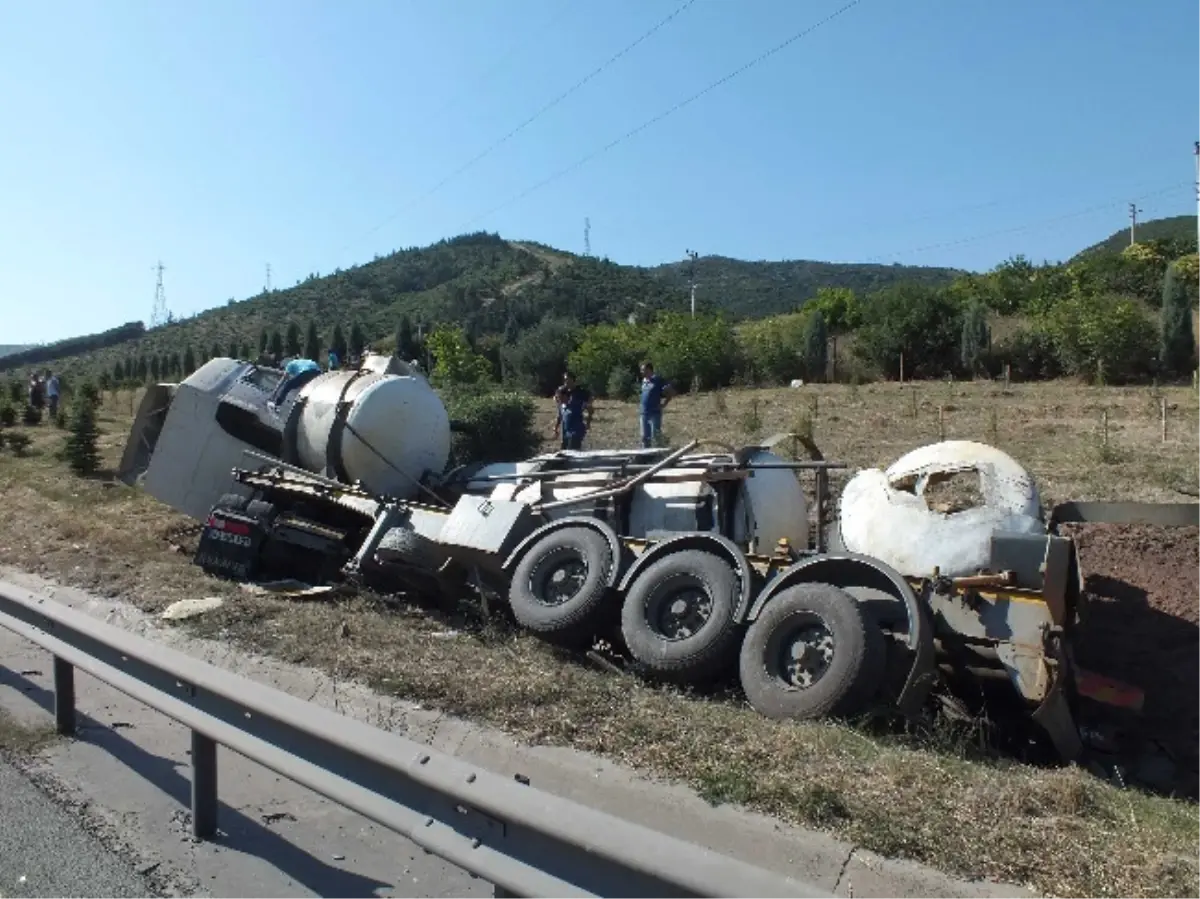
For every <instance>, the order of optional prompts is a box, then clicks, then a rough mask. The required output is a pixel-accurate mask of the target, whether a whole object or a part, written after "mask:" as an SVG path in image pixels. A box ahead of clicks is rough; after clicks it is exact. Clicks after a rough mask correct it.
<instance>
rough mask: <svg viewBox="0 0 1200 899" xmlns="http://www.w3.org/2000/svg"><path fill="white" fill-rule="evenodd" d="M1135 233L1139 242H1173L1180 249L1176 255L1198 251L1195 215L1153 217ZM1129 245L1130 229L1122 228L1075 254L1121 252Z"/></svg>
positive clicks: (1143, 223)
mask: <svg viewBox="0 0 1200 899" xmlns="http://www.w3.org/2000/svg"><path fill="white" fill-rule="evenodd" d="M1134 234H1135V235H1136V237H1137V240H1138V243H1149V242H1151V241H1165V242H1167V243H1169V244H1172V245H1173V246H1175V248H1176V249H1177V250H1178V252H1175V253H1173V254H1172V255H1174V256H1182V255H1185V254H1186V253H1194V252H1196V216H1194V215H1174V216H1171V217H1170V218H1161V219H1151V220H1150V221H1148V222H1142V223H1140V224H1139V225H1138V226H1137V230H1136V231H1135V232H1134ZM1127 246H1129V229H1128V228H1122V229H1121V230H1120V231H1117V232H1114V233H1113V234H1112V235H1111V236H1109V237H1107V238H1105V239H1104V240H1102V241H1100V242H1099V243H1097V244H1093V245H1092V246H1090V247H1088V248H1087V249H1086V250H1081V251H1080V252H1079V253H1077V254H1076V255H1075V259H1082V258H1085V257H1088V256H1097V255H1100V254H1113V253H1120V252H1121V251H1122V250H1124V249H1125V248H1126V247H1127Z"/></svg>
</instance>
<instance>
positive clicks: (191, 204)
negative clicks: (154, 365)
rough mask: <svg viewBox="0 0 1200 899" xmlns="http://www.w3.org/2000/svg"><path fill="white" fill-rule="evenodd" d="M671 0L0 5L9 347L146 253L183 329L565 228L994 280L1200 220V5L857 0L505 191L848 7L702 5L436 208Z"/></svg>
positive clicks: (112, 281) (144, 280) (138, 313)
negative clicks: (1001, 264) (263, 292)
mask: <svg viewBox="0 0 1200 899" xmlns="http://www.w3.org/2000/svg"><path fill="white" fill-rule="evenodd" d="M682 2H683V0H342V2H335V0H324V2H317V0H241V2H233V0H168V2H153V0H140V2H132V0H78V2H56V0H30V2H24V3H18V2H8V3H2V4H0V120H2V121H3V123H4V128H3V138H2V139H0V172H2V178H0V185H2V186H0V343H20V342H31V341H47V340H52V339H57V338H61V337H66V336H70V335H73V334H78V333H83V332H88V331H94V330H99V329H102V328H106V327H111V326H113V325H116V324H119V323H121V322H124V321H128V320H133V319H148V318H149V315H150V311H151V306H152V300H153V293H154V275H153V273H152V271H151V268H152V266H153V265H154V263H155V261H156V260H158V259H159V258H161V259H162V261H163V263H164V264H165V265H166V267H167V269H166V276H165V283H166V289H167V298H168V305H169V307H170V308H171V309H172V310H173V311H174V312H176V313H177V314H190V313H193V312H196V311H199V310H201V309H204V308H207V307H210V306H213V305H219V304H222V303H224V302H225V301H226V300H227V299H228V298H230V297H237V298H239V299H241V298H244V297H246V296H248V295H252V294H254V293H257V292H258V291H259V290H260V289H261V288H262V286H263V281H264V268H265V264H266V263H268V262H269V263H270V264H271V266H272V271H273V283H274V285H275V286H277V287H287V286H291V285H293V284H295V283H296V282H297V280H298V279H301V278H303V277H305V276H307V275H308V274H309V273H310V272H318V273H327V272H330V271H332V270H333V269H334V268H336V267H343V268H344V267H348V266H350V265H353V264H355V263H358V262H363V261H367V260H370V259H371V258H372V256H373V255H375V254H382V253H386V252H388V251H390V250H392V249H396V248H400V247H405V246H414V245H421V244H426V243H430V242H432V241H435V240H438V239H440V238H442V237H446V236H450V235H453V234H457V233H461V232H462V231H464V230H478V229H481V228H485V229H487V230H489V231H498V232H500V233H501V234H502V235H504V236H506V237H512V238H528V239H534V240H539V241H543V242H545V243H549V244H552V245H554V246H558V247H562V248H564V249H568V250H573V251H576V252H580V251H582V249H583V223H584V218H585V217H590V219H591V246H592V251H593V253H595V254H596V255H602V256H608V257H609V258H611V259H613V260H615V261H618V262H623V263H658V262H663V261H666V260H671V259H678V258H680V257H681V256H682V255H683V253H684V251H685V250H686V249H689V248H690V249H695V250H697V251H699V252H700V253H702V254H709V253H714V254H721V255H727V256H735V257H742V258H750V259H785V258H792V259H796V258H800V259H826V260H835V261H865V260H881V261H886V262H906V263H919V264H931V265H933V264H938V265H953V266H961V267H964V268H975V269H984V268H990V267H991V266H992V265H994V264H995V263H996V262H998V261H1000V260H1001V259H1003V258H1005V257H1006V256H1008V255H1011V254H1014V253H1018V252H1021V253H1025V254H1027V255H1029V256H1031V257H1034V258H1035V259H1042V258H1051V259H1058V258H1063V257H1065V256H1069V255H1071V254H1072V253H1073V252H1075V251H1076V250H1077V249H1079V248H1081V247H1082V246H1083V245H1086V244H1088V243H1091V242H1093V241H1095V240H1098V239H1100V238H1102V237H1104V236H1106V235H1108V234H1109V233H1110V232H1112V231H1113V230H1116V229H1117V228H1120V227H1122V226H1123V225H1124V224H1126V223H1127V217H1126V205H1125V204H1126V203H1127V202H1128V201H1129V200H1131V199H1133V198H1135V197H1144V199H1142V200H1141V201H1140V203H1139V205H1140V206H1141V208H1142V210H1143V213H1142V215H1143V217H1144V218H1154V217H1159V216H1163V215H1175V214H1179V213H1185V212H1194V211H1195V208H1196V203H1195V195H1194V193H1193V191H1192V189H1191V187H1190V183H1191V181H1192V179H1193V178H1194V177H1195V168H1194V159H1193V157H1192V155H1191V150H1192V142H1193V141H1194V140H1195V139H1196V138H1197V137H1198V136H1200V135H1198V133H1197V131H1198V128H1197V111H1198V107H1200V94H1198V88H1197V64H1198V60H1197V55H1198V51H1197V37H1196V36H1197V29H1198V23H1197V5H1196V2H1195V0H1147V2H1143V3H1133V2H1128V0H1004V2H988V0H861V2H860V3H859V4H858V5H857V6H855V7H854V8H853V9H851V10H849V11H848V12H846V13H844V14H842V15H841V16H839V17H837V18H835V19H834V20H833V21H831V22H830V23H829V24H827V25H824V26H822V27H820V28H818V29H817V30H815V31H813V32H812V33H811V34H809V35H808V36H806V37H804V38H803V39H801V40H799V41H797V42H795V43H793V44H792V45H791V46H789V47H788V48H787V49H785V50H783V51H781V52H779V53H777V54H776V55H774V56H772V57H771V58H769V59H768V60H766V61H765V62H763V63H762V64H760V65H758V66H756V67H754V68H752V69H750V70H748V71H746V72H745V73H744V74H742V75H739V76H738V77H737V78H734V79H733V80H731V81H729V82H728V83H726V84H724V85H722V86H720V87H718V88H716V89H715V90H713V91H712V92H711V93H709V94H707V95H706V96H704V97H702V98H701V99H699V100H697V101H695V102H694V103H691V104H690V105H688V106H686V107H685V108H683V109H682V110H680V111H679V112H677V113H675V114H673V115H671V116H669V117H667V118H665V119H663V120H661V121H659V122H658V123H656V124H654V125H653V126H651V127H649V128H647V129H645V130H644V131H642V132H641V133H639V134H637V135H636V136H634V137H631V138H630V139H629V140H627V141H624V142H623V143H621V144H619V145H618V146H616V147H614V148H612V149H611V150H609V151H607V152H605V153H603V154H602V155H599V156H597V157H596V158H594V159H592V160H591V161H590V162H588V163H587V164H585V165H583V166H581V167H579V168H578V169H576V170H575V171H573V172H572V173H570V174H568V175H565V176H563V177H561V178H559V179H557V180H555V181H553V182H551V183H549V184H546V185H545V186H544V187H542V188H540V189H538V190H536V191H533V192H532V193H529V194H528V195H527V196H525V197H524V198H523V199H521V200H519V201H518V202H515V203H507V201H509V200H510V199H511V198H513V197H515V196H517V195H519V194H521V193H522V192H523V191H525V190H526V189H527V188H529V187H530V186H532V185H535V184H537V183H538V182H539V181H542V180H543V179H545V178H546V177H547V176H549V175H551V174H553V173H555V172H557V171H559V170H561V169H564V168H566V167H568V166H570V165H571V164H573V163H574V162H576V161H577V160H579V159H580V158H582V157H585V156H587V155H588V154H589V153H592V152H593V151H595V150H597V149H599V148H600V147H603V146H604V145H606V144H608V143H609V142H611V141H612V140H614V139H616V138H618V137H620V136H621V135H622V134H625V133H626V132H628V131H630V130H631V129H633V128H635V127H636V126H638V125H640V124H641V123H642V122H644V121H645V120H647V119H650V118H652V117H653V116H655V115H657V114H659V113H660V112H662V111H664V110H666V109H668V108H670V107H671V106H673V105H674V104H676V103H677V102H679V101H680V100H684V99H686V98H687V97H689V96H691V95H692V94H694V93H696V92H697V91H699V90H700V89H701V88H703V87H704V86H706V85H707V84H709V83H711V82H713V81H715V80H717V79H718V78H721V77H722V76H724V75H726V74H727V73H729V72H731V71H733V70H735V69H737V68H738V67H739V66H741V65H743V64H744V63H746V62H748V61H750V60H751V59H753V58H754V57H756V56H758V55H759V54H761V53H762V52H764V51H765V50H768V49H770V48H771V47H773V46H775V45H776V44H778V43H780V42H781V41H782V40H784V39H785V38H786V37H788V36H789V35H791V34H793V33H795V32H798V31H800V30H802V29H803V28H805V27H806V26H808V25H810V24H812V23H814V22H816V21H818V20H820V19H822V18H824V17H825V16H827V15H829V14H830V13H831V12H833V11H835V10H837V9H838V8H839V7H841V6H843V5H844V3H845V2H846V0H695V2H693V3H692V5H691V6H690V7H689V8H687V9H686V10H685V11H683V12H682V13H680V14H679V15H678V16H677V17H675V18H674V19H673V20H672V21H671V22H670V23H669V24H667V25H665V26H663V27H662V28H661V29H659V30H658V31H657V32H656V33H655V34H653V35H652V36H651V37H649V38H648V39H646V40H645V41H644V42H642V43H641V44H640V45H638V46H637V47H636V48H635V49H633V50H631V51H630V52H629V53H628V54H626V55H625V56H624V57H622V58H621V59H620V60H618V61H617V62H615V63H614V64H612V65H611V66H609V67H608V68H607V69H605V70H604V71H603V72H602V73H600V74H599V75H597V76H596V77H594V78H592V79H591V80H590V81H588V83H587V84H585V85H584V86H583V87H582V88H580V89H579V90H577V91H575V92H574V93H573V94H571V96H569V97H568V98H567V99H565V100H564V101H562V102H561V103H560V104H558V105H557V106H556V107H554V108H553V109H551V110H550V111H549V112H547V113H545V114H544V115H542V116H541V117H539V118H538V119H536V120H535V121H534V122H533V123H531V124H530V125H528V126H527V127H526V128H524V129H523V130H522V131H521V132H520V133H519V134H517V135H516V136H514V137H513V138H511V139H510V140H508V141H507V142H506V143H504V144H503V145H501V146H500V147H498V148H497V149H495V150H494V151H493V152H491V153H490V154H488V155H487V156H486V157H484V158H483V159H481V160H479V161H478V162H476V163H475V164H474V165H472V166H471V167H469V168H468V169H467V170H466V171H463V172H462V173H461V174H458V175H457V176H455V177H453V178H451V179H450V180H449V181H447V182H446V183H445V184H444V186H442V187H441V188H440V189H438V190H436V191H434V192H432V193H430V190H431V188H433V187H434V186H435V185H437V184H438V183H439V182H442V181H443V180H444V179H446V177H447V176H448V175H450V174H451V173H453V172H455V171H456V170H457V169H459V168H461V167H462V166H463V165H464V164H465V163H467V162H468V161H470V160H472V159H473V158H474V157H476V156H478V155H479V154H480V153H481V152H482V151H483V150H485V149H487V148H488V147H489V146H491V145H492V144H494V143H495V142H496V141H497V140H498V139H499V138H501V137H502V136H504V135H505V134H506V133H507V132H509V131H510V130H511V129H513V128H514V127H516V126H517V125H519V124H520V123H521V122H523V121H524V120H526V119H527V118H529V117H530V116H531V115H533V114H534V113H535V112H537V110H539V109H540V108H541V107H543V106H544V105H545V104H547V103H548V102H550V101H551V100H553V99H554V98H555V97H557V96H558V95H559V94H561V93H562V92H563V91H565V90H567V89H568V88H570V87H571V86H572V85H573V84H574V83H575V82H577V81H578V80H579V79H581V78H583V77H584V76H585V75H587V74H588V73H589V72H591V71H592V70H593V69H595V68H596V67H597V66H599V65H601V64H602V63H603V62H604V61H605V60H607V59H608V58H609V57H611V56H612V55H614V54H615V53H617V52H618V51H620V50H621V49H622V48H623V47H625V46H626V45H627V44H629V43H631V42H633V41H634V40H635V39H636V38H637V37H638V36H639V35H641V34H643V33H644V32H645V31H647V30H648V29H650V28H651V27H652V26H653V25H654V24H655V23H656V22H658V21H659V20H661V19H662V18H664V17H665V16H667V15H668V14H669V13H670V12H671V11H672V10H674V9H675V8H677V7H678V6H680V5H681V3H682ZM1164 189H1167V190H1166V192H1163V191H1164ZM1149 194H1154V195H1153V196H1148V195H1149ZM506 203H507V205H505V204H506ZM497 207H502V208H499V209H497ZM1096 207H1102V208H1096ZM492 210H496V211H494V212H493V211H492ZM1014 229H1015V230H1014Z"/></svg>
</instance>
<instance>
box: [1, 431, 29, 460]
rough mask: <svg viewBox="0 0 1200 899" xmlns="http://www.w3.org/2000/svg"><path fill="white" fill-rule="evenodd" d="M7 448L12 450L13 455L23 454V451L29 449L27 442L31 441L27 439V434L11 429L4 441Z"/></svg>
mask: <svg viewBox="0 0 1200 899" xmlns="http://www.w3.org/2000/svg"><path fill="white" fill-rule="evenodd" d="M6 442H7V443H8V448H9V449H11V450H12V451H13V455H14V456H24V455H25V451H26V450H27V449H29V444H31V443H32V442H33V441H32V440H30V439H29V435H28V434H22V433H21V432H20V431H13V432H11V433H10V434H9V435H8V439H7V441H6Z"/></svg>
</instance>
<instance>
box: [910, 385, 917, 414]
mask: <svg viewBox="0 0 1200 899" xmlns="http://www.w3.org/2000/svg"><path fill="white" fill-rule="evenodd" d="M909 395H910V396H911V397H912V416H913V418H916V417H917V387H916V385H915V384H914V385H913V389H912V393H911V394H909Z"/></svg>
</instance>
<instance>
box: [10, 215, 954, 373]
mask: <svg viewBox="0 0 1200 899" xmlns="http://www.w3.org/2000/svg"><path fill="white" fill-rule="evenodd" d="M956 274H958V273H957V272H955V271H953V270H951V269H938V268H924V267H915V266H902V265H890V266H887V265H855V264H838V263H827V262H744V261H741V260H736V259H726V258H723V257H719V256H712V257H705V258H703V259H700V260H699V261H698V263H697V278H698V280H700V281H701V282H702V286H701V288H700V291H699V293H698V303H697V306H698V309H700V310H709V311H711V310H716V309H720V310H723V311H725V312H726V313H727V314H729V315H730V316H731V317H734V318H749V317H760V316H764V315H770V314H773V313H778V312H787V311H791V310H793V309H795V308H796V307H797V306H799V305H801V304H802V303H804V302H805V301H806V300H808V299H810V298H812V297H813V296H814V295H815V294H816V291H817V289H818V288H819V287H822V286H841V287H850V288H852V289H854V290H855V291H856V292H859V293H868V292H870V291H873V290H877V289H880V288H882V287H886V286H889V285H891V284H895V283H898V282H901V281H921V282H924V283H931V284H946V283H949V282H950V281H951V280H952V279H953V277H954V276H955V275H956ZM686 303H687V274H686V272H685V271H683V270H682V267H681V266H680V265H661V266H657V267H654V268H642V267H638V266H627V265H618V264H616V263H614V262H611V261H609V260H607V259H595V258H592V257H580V256H575V255H573V254H571V253H566V252H563V251H561V250H556V249H554V248H553V247H547V246H544V245H542V244H537V243H533V242H518V241H508V240H504V239H503V238H501V237H499V236H498V235H495V234H488V233H476V234H466V235H462V236H460V237H456V238H453V239H449V240H443V241H439V242H438V243H436V244H433V245H432V246H428V247H420V248H411V249H405V250H400V251H397V252H395V253H392V254H391V255H388V256H385V257H379V258H376V259H375V260H374V261H372V262H368V263H366V264H364V265H360V266H356V267H354V268H350V269H346V270H339V271H335V272H334V273H333V274H331V275H327V276H324V277H310V278H309V279H308V280H306V281H304V282H302V283H301V284H298V285H297V286H295V287H292V288H288V289H286V290H274V291H271V292H270V293H261V294H259V295H257V296H254V297H250V298H248V299H245V300H242V301H240V302H239V301H234V300H230V301H229V302H228V303H227V304H226V305H224V306H221V307H217V308H214V309H210V310H207V311H205V312H202V313H200V314H198V315H196V316H194V317H192V318H188V319H184V320H181V321H177V322H173V323H171V324H169V325H165V326H163V327H160V328H154V329H151V330H148V331H146V332H145V335H144V336H142V337H141V338H139V339H136V340H130V341H126V342H122V343H118V344H115V345H112V346H107V347H103V348H95V349H89V350H88V351H86V352H84V353H79V354H72V355H69V356H68V355H67V354H64V356H63V357H60V358H58V359H55V360H53V361H54V362H55V363H56V364H57V365H58V366H59V367H61V368H64V370H66V371H68V372H69V371H70V370H72V369H81V368H83V367H87V368H91V369H94V370H97V371H106V370H111V369H112V367H113V365H114V363H116V362H121V361H124V360H125V359H128V358H130V357H131V356H145V357H150V358H153V357H155V356H159V357H161V356H170V355H174V354H179V355H180V356H182V355H183V353H184V352H185V351H186V349H187V348H188V347H190V348H192V350H193V352H194V353H195V356H196V358H197V359H198V360H201V361H202V360H203V359H205V358H208V357H209V356H211V355H213V354H215V353H219V354H222V355H225V354H228V353H230V352H232V351H233V350H237V351H238V354H239V355H242V354H244V353H247V352H249V353H250V354H251V355H255V354H257V352H258V345H259V341H260V339H261V334H262V333H263V332H264V331H267V332H273V331H279V332H281V334H283V333H286V330H287V328H288V325H289V324H295V325H296V326H298V328H299V331H300V339H301V342H303V340H304V335H305V331H306V330H307V327H308V324H309V322H316V323H317V327H318V330H319V336H320V340H321V343H322V349H324V347H325V346H327V344H328V341H329V339H330V335H331V332H332V329H333V326H334V325H335V324H340V325H341V326H342V329H343V332H344V333H345V334H346V335H347V336H348V335H349V333H350V328H351V326H352V325H353V324H358V325H359V326H360V327H361V329H362V331H363V333H364V335H365V337H366V339H367V341H368V342H378V341H386V340H387V339H388V338H389V337H390V336H391V335H393V334H394V333H395V330H396V327H397V324H398V323H399V321H400V319H401V318H402V317H403V316H408V317H409V318H410V319H411V321H412V322H413V323H414V325H415V326H417V327H421V326H424V327H426V328H428V327H431V326H433V325H435V324H437V323H440V322H455V323H459V324H461V325H462V326H463V327H464V328H465V329H466V330H467V331H468V333H469V334H471V335H473V336H474V337H481V336H484V335H487V334H494V335H497V338H499V336H500V335H504V336H505V337H507V338H509V339H511V338H512V337H514V336H515V335H517V334H520V333H521V332H523V331H525V330H527V329H529V328H531V327H533V326H535V325H537V324H538V323H540V322H541V321H543V320H545V319H547V318H553V317H560V318H572V319H576V320H578V321H580V322H582V323H584V324H591V323H595V322H601V321H616V320H621V319H624V318H627V317H629V316H630V315H637V316H639V317H645V316H647V315H653V313H654V312H656V311H658V310H662V309H667V308H670V309H676V310H681V309H683V308H684V307H685V305H686ZM6 367H9V368H11V367H12V366H5V365H4V363H3V360H0V370H3V369H4V368H6Z"/></svg>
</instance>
